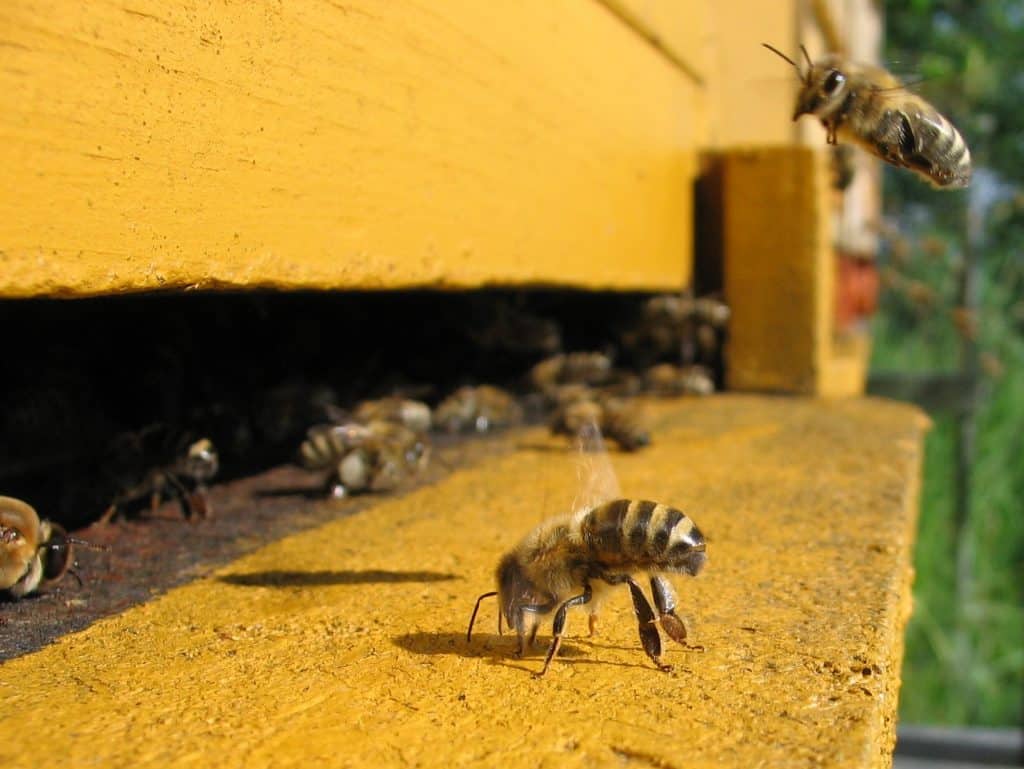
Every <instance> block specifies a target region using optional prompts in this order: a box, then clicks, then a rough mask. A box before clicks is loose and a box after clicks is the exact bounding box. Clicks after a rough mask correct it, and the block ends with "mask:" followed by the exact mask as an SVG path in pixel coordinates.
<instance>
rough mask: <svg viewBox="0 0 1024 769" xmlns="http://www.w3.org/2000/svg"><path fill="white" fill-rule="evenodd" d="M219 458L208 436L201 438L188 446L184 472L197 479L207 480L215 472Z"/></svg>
mask: <svg viewBox="0 0 1024 769" xmlns="http://www.w3.org/2000/svg"><path fill="white" fill-rule="evenodd" d="M219 464H220V459H219V457H218V456H217V449H215V448H214V446H213V442H212V441H211V440H210V439H209V438H202V439H200V440H198V441H196V442H195V443H193V444H192V445H191V446H189V447H188V454H187V456H186V458H185V472H186V473H188V475H190V476H191V477H192V478H195V479H196V480H197V481H205V480H209V479H210V478H212V477H213V476H215V475H216V474H217V470H218V466H219Z"/></svg>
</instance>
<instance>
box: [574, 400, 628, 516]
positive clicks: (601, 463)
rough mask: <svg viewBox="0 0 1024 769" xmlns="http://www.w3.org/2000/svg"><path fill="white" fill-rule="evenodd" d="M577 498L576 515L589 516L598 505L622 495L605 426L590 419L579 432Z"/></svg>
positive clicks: (577, 445)
mask: <svg viewBox="0 0 1024 769" xmlns="http://www.w3.org/2000/svg"><path fill="white" fill-rule="evenodd" d="M576 448H577V452H576V480H577V485H576V489H577V491H576V497H575V499H574V500H573V504H572V513H573V516H575V517H579V516H583V515H586V514H587V513H588V512H589V511H591V510H593V509H594V508H595V507H597V506H598V505H600V504H602V503H604V502H610V501H611V500H613V499H618V498H620V497H621V496H622V491H621V489H620V488H619V479H618V478H617V477H616V476H615V469H614V468H613V467H612V461H611V458H610V457H609V455H608V449H607V448H606V447H605V445H604V438H603V437H602V435H601V428H600V427H598V425H597V422H596V421H594V420H588V421H587V422H585V423H584V424H583V426H582V427H581V428H580V430H579V432H578V433H577V435H576Z"/></svg>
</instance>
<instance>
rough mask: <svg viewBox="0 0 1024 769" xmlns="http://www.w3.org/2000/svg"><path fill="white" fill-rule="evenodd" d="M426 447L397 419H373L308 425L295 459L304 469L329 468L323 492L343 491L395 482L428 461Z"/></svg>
mask: <svg viewBox="0 0 1024 769" xmlns="http://www.w3.org/2000/svg"><path fill="white" fill-rule="evenodd" d="M429 451H430V448H429V445H428V444H427V442H426V439H425V438H424V437H423V436H421V435H419V434H417V433H415V432H414V431H412V430H410V429H409V428H407V427H405V426H404V425H402V424H400V423H399V422H389V421H385V420H379V419H377V420H372V421H370V422H369V423H367V424H360V423H357V422H347V423H345V424H336V425H316V426H314V427H311V428H310V429H309V432H308V434H307V437H306V440H305V441H303V442H302V445H301V446H300V447H299V461H300V462H301V464H302V465H303V467H305V468H306V469H307V470H314V471H315V470H329V474H328V476H327V479H326V481H325V485H326V490H327V493H328V494H329V495H330V496H332V497H344V496H347V495H348V494H354V493H359V492H365V491H371V492H372V491H389V490H390V489H393V488H395V487H396V486H398V485H399V483H401V482H402V481H403V480H404V479H405V478H407V477H410V476H412V475H414V474H415V473H417V472H419V471H420V470H422V469H423V468H424V467H425V466H426V463H427V459H428V456H429Z"/></svg>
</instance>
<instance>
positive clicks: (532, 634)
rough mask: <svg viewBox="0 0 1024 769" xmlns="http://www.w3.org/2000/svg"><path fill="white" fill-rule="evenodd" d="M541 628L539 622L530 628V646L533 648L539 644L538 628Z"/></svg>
mask: <svg viewBox="0 0 1024 769" xmlns="http://www.w3.org/2000/svg"><path fill="white" fill-rule="evenodd" d="M539 627H540V623H539V622H534V623H533V627H532V628H530V646H533V645H534V644H536V643H537V628H539Z"/></svg>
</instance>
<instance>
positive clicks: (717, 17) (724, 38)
mask: <svg viewBox="0 0 1024 769" xmlns="http://www.w3.org/2000/svg"><path fill="white" fill-rule="evenodd" d="M708 8H709V11H708V16H707V35H706V42H705V46H706V48H707V51H706V54H705V57H706V58H705V60H706V61H707V70H706V72H707V78H706V80H707V94H708V110H709V115H708V148H709V149H716V150H726V149H731V148H735V147H740V146H745V145H757V146H765V145H783V144H793V143H794V142H795V141H796V140H797V128H796V125H795V124H794V123H793V104H794V98H795V94H796V83H797V79H796V75H795V74H794V72H793V68H792V67H790V66H789V65H788V64H786V63H785V62H784V61H782V60H781V59H779V58H778V57H777V56H775V55H773V54H772V53H771V52H769V51H767V50H765V49H764V48H763V47H762V46H761V43H770V44H771V45H774V46H775V47H776V48H778V49H780V50H782V51H797V50H799V49H798V47H797V18H798V8H799V4H798V3H797V1H796V0H776V2H772V3H765V2H763V0H719V2H714V3H709V4H708Z"/></svg>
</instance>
